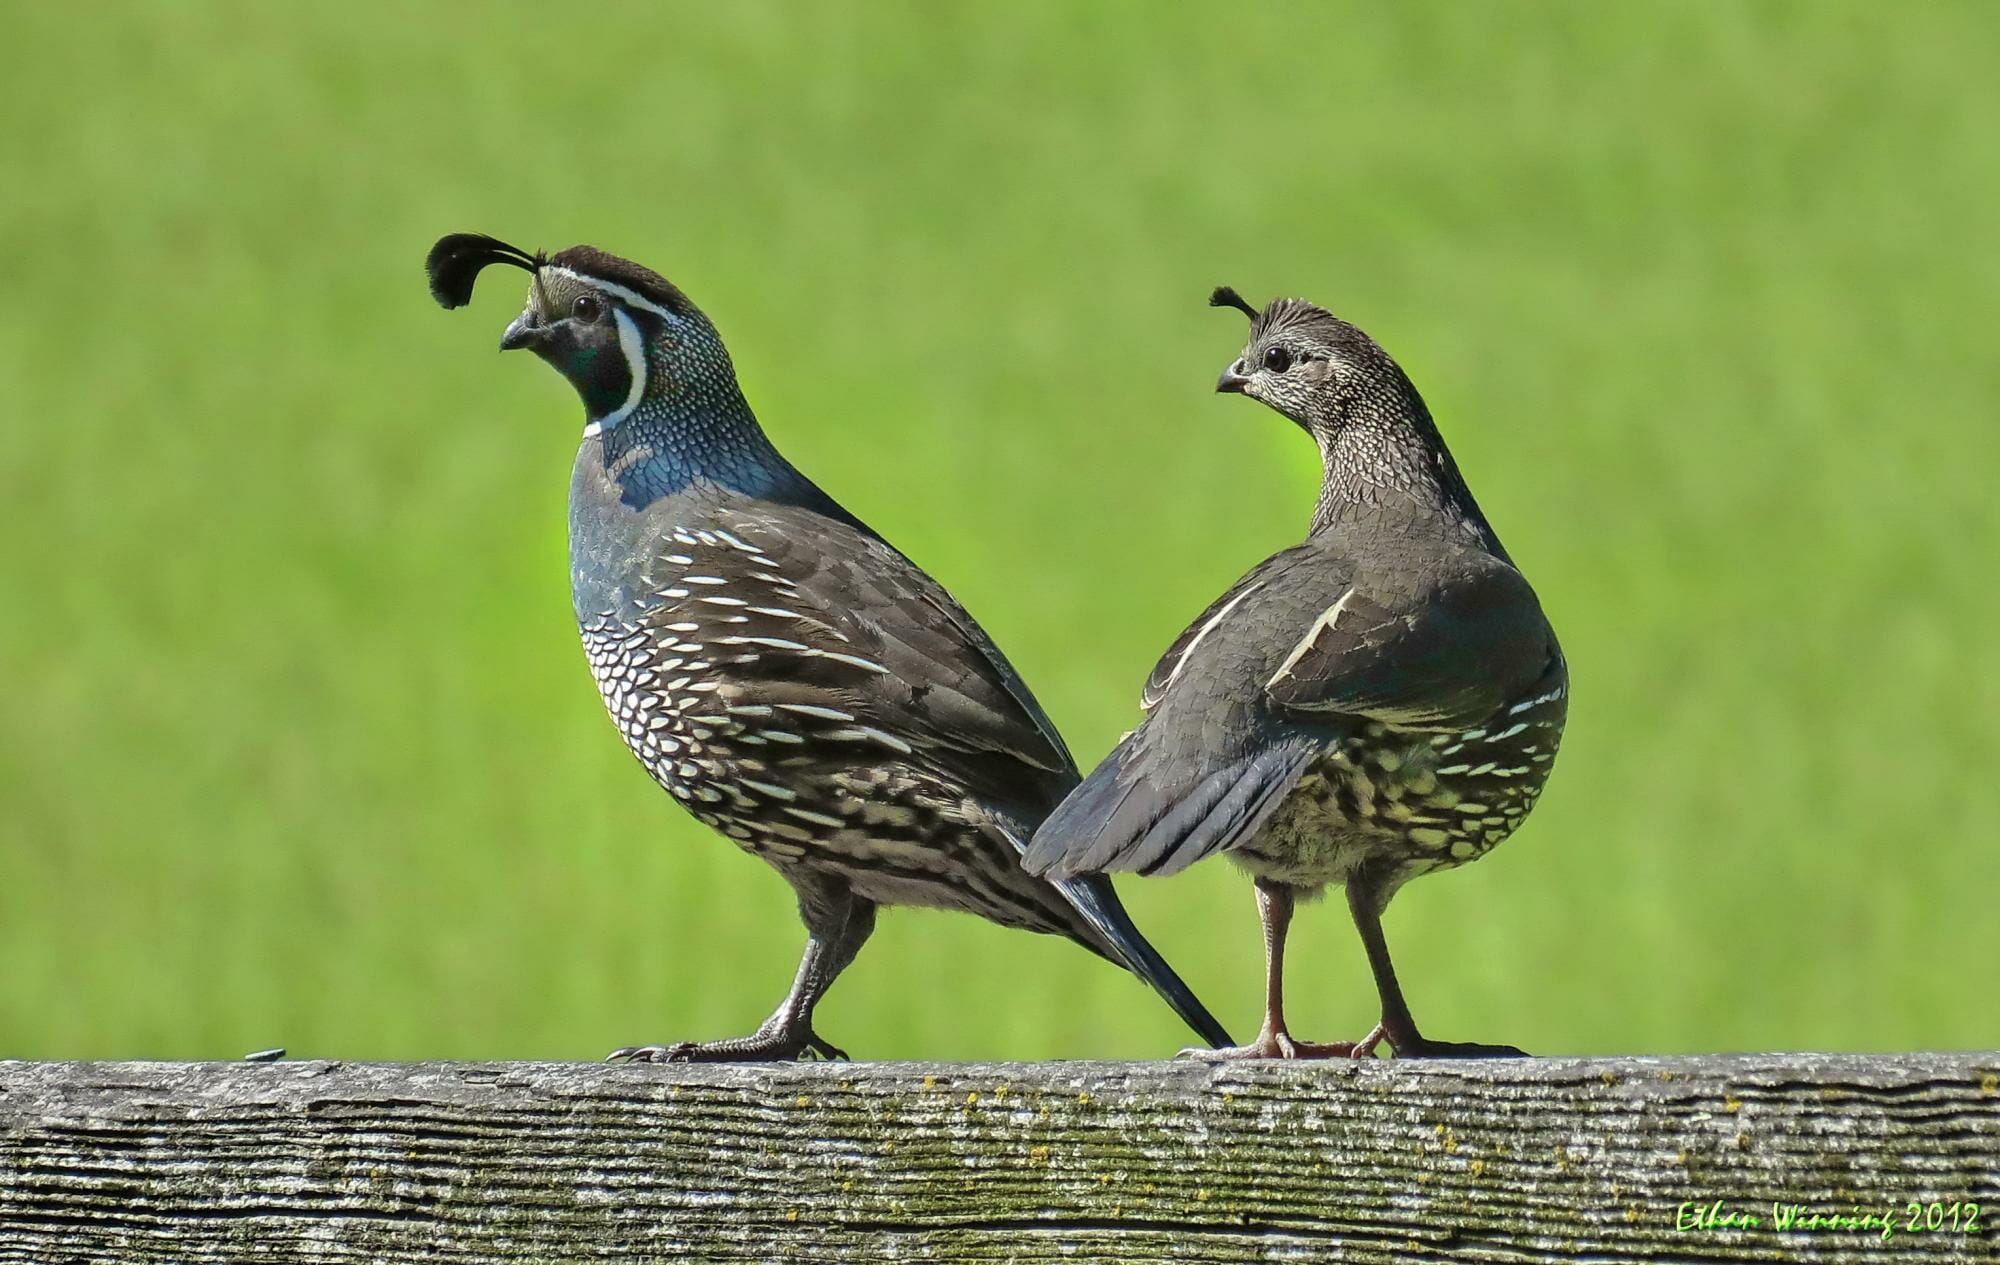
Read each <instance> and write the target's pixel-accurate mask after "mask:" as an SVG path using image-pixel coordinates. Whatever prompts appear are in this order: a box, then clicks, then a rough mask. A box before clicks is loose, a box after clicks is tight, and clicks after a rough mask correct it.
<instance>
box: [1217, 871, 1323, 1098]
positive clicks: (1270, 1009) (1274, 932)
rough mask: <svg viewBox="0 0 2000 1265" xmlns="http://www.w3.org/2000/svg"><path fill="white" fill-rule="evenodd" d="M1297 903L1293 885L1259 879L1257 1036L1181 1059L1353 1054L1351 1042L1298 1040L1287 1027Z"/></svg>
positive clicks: (1309, 1056) (1320, 1057) (1318, 1057)
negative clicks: (1260, 1003) (1288, 944)
mask: <svg viewBox="0 0 2000 1265" xmlns="http://www.w3.org/2000/svg"><path fill="white" fill-rule="evenodd" d="M1296 903H1297V894H1296V892H1295V891H1294V889H1293V888H1292V887H1291V885H1290V884H1287V883H1278V882H1273V881H1271V880H1268V879H1261V878H1260V879H1258V880H1257V915H1258V917H1259V918H1261V919H1262V920H1263V923H1264V1023H1263V1026H1261V1027H1260V1028H1258V1029H1257V1039H1256V1040H1255V1041H1252V1042H1251V1043H1250V1044H1248V1045H1233V1046H1226V1047H1224V1048H1222V1049H1219V1050H1202V1049H1194V1050H1182V1051H1181V1057H1182V1058H1195V1059H1214V1060H1217V1061H1222V1060H1229V1059H1339V1058H1347V1057H1348V1056H1349V1055H1351V1054H1353V1052H1354V1047H1353V1046H1352V1045H1351V1044H1349V1043H1348V1042H1345V1041H1336V1042H1331V1043H1328V1044H1318V1043H1315V1042H1311V1041H1296V1040H1293V1038H1292V1034H1291V1033H1290V1032H1289V1031H1288V1030H1287V1029H1286V1027H1285V933H1286V932H1287V931H1288V930H1290V928H1291V925H1292V907H1293V906H1294V905H1295V904H1296Z"/></svg>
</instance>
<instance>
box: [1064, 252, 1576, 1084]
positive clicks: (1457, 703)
mask: <svg viewBox="0 0 2000 1265" xmlns="http://www.w3.org/2000/svg"><path fill="white" fill-rule="evenodd" d="M1210 302H1211V303H1212V304H1214V305H1215V306H1217V307H1233V308H1236V309H1237V310H1239V311H1241V312H1243V313H1244V314H1245V315H1247V316H1249V317H1250V334H1249V338H1248V341H1247V342H1246V343H1245V344H1244V347H1243V351H1242V353H1241V354H1240V355H1239V356H1238V357H1237V358H1236V359H1235V361H1234V362H1233V363H1231V364H1230V366H1229V367H1228V368H1227V369H1226V370H1224V371H1223V374H1222V377H1221V379H1220V380H1219V381H1218V382H1217V383H1216V390H1218V391H1229V392H1238V393H1241V394H1244V395H1248V396H1250V397H1251V398H1253V399H1256V400H1259V401H1262V402H1263V403H1265V404H1267V405H1269V406H1270V407H1271V408H1273V409H1275V410H1277V411H1278V412H1280V413H1282V414H1284V415H1285V416H1286V417H1289V418H1291V419H1292V420H1293V421H1294V422H1297V423H1298V424H1299V425H1300V426H1302V427H1303V428H1304V429H1305V430H1306V431H1307V432H1308V433H1310V434H1311V435H1312V437H1313V439H1314V441H1315V442H1316V443H1317V444H1318V446H1319V450H1320V458H1321V462H1322V464H1323V466H1324V477H1323V479H1322V482H1321V487H1320V496H1319V503H1318V505H1317V506H1316V507H1315V509H1314V514H1313V520H1312V527H1311V531H1310V534H1309V535H1308V536H1307V538H1306V540H1305V542H1304V543H1302V544H1300V545H1298V546H1296V547H1294V548H1292V549H1287V550H1285V551H1284V552H1282V553H1279V554H1277V555H1276V556H1274V557H1271V558H1268V559H1266V560H1265V561H1264V562H1263V563H1262V564H1260V565H1259V566H1257V567H1256V568H1255V569H1254V570H1252V571H1251V572H1250V573H1249V574H1248V575H1246V576H1244V577H1243V579H1242V580H1240V581H1238V582H1237V584H1236V585H1235V586H1234V587H1233V588H1231V589H1230V590H1229V591H1228V592H1226V593H1224V594H1223V595H1222V596H1221V597H1219V598H1217V599H1216V600H1215V602H1214V603H1213V604H1212V605H1210V607H1209V608H1208V610H1206V611H1204V612H1203V613H1202V615H1201V616H1200V617H1199V618H1198V619H1196V620H1195V622H1194V623H1193V624H1191V625H1190V626H1189V627H1188V629H1187V631H1185V632H1184V633H1182V634H1181V636H1180V639H1179V640H1178V641H1176V642H1175V643H1174V645H1173V646H1172V647H1170V648H1169V649H1168V651H1167V653H1166V655H1165V657H1164V658H1162V659H1161V660H1160V662H1159V665H1158V666H1157V667H1155V668H1154V670H1153V675H1152V677H1151V678H1150V679H1149V680H1148V681H1147V682H1146V687H1145V691H1144V693H1143V695H1142V698H1141V703H1142V705H1143V706H1144V707H1145V708H1146V709H1147V714H1146V719H1145V721H1144V722H1143V723H1142V724H1141V725H1140V726H1139V727H1138V728H1137V729H1135V730H1134V731H1133V732H1132V733H1131V734H1129V735H1127V736H1126V738H1125V739H1124V741H1122V742H1120V743H1119V745H1118V747H1117V748H1116V749H1115V750H1114V751H1113V752H1112V753H1111V754H1110V755H1109V756H1108V757H1106V758H1105V760H1104V762H1103V763H1102V764H1101V765H1099V766H1098V768H1097V769H1096V771H1094V772H1093V773H1092V774H1091V775H1090V776H1089V777H1088V778H1086V779H1085V780H1084V782H1083V784H1082V785H1081V786H1079V787H1078V788H1077V789H1076V790H1075V791H1073V792H1072V793H1071V794H1070V795H1069V797H1068V798H1067V799H1065V800H1064V801H1063V803H1062V805H1061V806H1060V807H1059V808H1057V809H1056V811H1055V812H1054V813H1053V814H1051V815H1050V816H1049V818H1048V820H1047V821H1045V822H1044V823H1043V825H1042V827H1041V828H1040V829H1039V830H1038V831H1037V832H1036V834H1035V838H1034V841H1033V844H1032V845H1031V847H1030V849H1029V852H1028V856H1027V865H1028V868H1029V869H1030V870H1033V871H1034V872H1036V873H1046V874H1051V875H1055V876H1058V877H1072V876H1076V875H1081V874H1092V873H1101V872H1103V871H1106V870H1137V871H1139V872H1141V873H1146V874H1171V873H1173V872H1175V871H1177V870H1180V869H1183V868H1185V867H1186V866H1188V865H1191V864H1193V863H1194V862H1195V861H1198V860H1200V859H1201V858H1202V857H1205V856H1209V855H1211V854H1213V853H1217V852H1227V853H1230V854H1231V855H1233V856H1234V857H1235V859H1236V860H1237V861H1238V862H1239V863H1241V864H1242V865H1243V866H1245V867H1246V868H1247V869H1249V870H1250V871H1251V873H1252V874H1253V875H1254V876H1255V877H1256V881H1257V896H1258V909H1259V912H1260V914H1261V916H1262V918H1263V923H1264V934H1265V951H1266V968H1267V970H1266V980H1265V1010H1264V1024H1263V1028H1262V1031H1261V1032H1260V1033H1259V1035H1258V1039H1257V1041H1256V1042H1255V1043H1253V1044H1251V1045H1249V1046H1243V1047H1239V1048H1237V1049H1235V1050H1231V1051H1226V1052H1224V1053H1225V1054H1226V1055H1227V1056H1236V1057H1246V1056H1263V1057H1270V1056H1285V1057H1293V1056H1299V1055H1332V1054H1340V1055H1346V1054H1354V1055H1357V1056H1358V1055H1361V1054H1365V1053H1369V1052H1371V1051H1373V1050H1374V1048H1375V1047H1376V1046H1377V1045H1378V1044H1379V1043H1381V1042H1382V1041H1384V1040H1386V1041H1387V1042H1388V1043H1389V1045H1390V1046H1391V1048H1392V1049H1394V1050H1395V1051H1396V1053H1398V1054H1399V1055H1411V1054H1432V1055H1479V1054H1508V1053H1518V1051H1515V1050H1513V1049H1512V1048H1511V1047H1507V1046H1484V1045H1469V1044H1451V1043H1447V1042H1439V1041H1431V1040H1427V1039H1426V1038H1424V1037H1423V1036H1422V1035H1421V1034H1420V1033H1419V1032H1418V1031H1417V1027H1416V1023H1415V1020H1413V1019H1412V1018H1411V1016H1410V1012H1409V1008H1408V1006H1407V1005H1406V1004H1405V1003H1404V1000H1403V995H1402V991H1401V989H1400V987H1399V986H1398V984H1397V981H1396V975H1395V970H1394V968H1393V967H1392V966H1391V964H1390V960H1389V950H1388V945H1387V943H1386V941H1385V940H1384V939H1383V936H1382V927H1381V913H1382V909H1383V907H1384V906H1386V905H1387V904H1388V901H1389V898H1390V897H1391V896H1392V895H1393V894H1394V893H1395V891H1396V889H1397V888H1398V887H1400V886H1401V885H1402V884H1403V883H1404V882H1406V881H1408V880H1409V879H1410V878H1412V877H1414V876H1416V875H1418V874H1424V873H1428V872H1430V871H1432V870H1438V869H1446V868H1449V867H1452V866H1456V865H1461V864H1463V863H1464V862H1466V861H1470V860H1473V859H1474V858H1476V857H1479V856H1481V855H1483V854H1484V853H1485V852H1486V851H1487V850H1488V849H1489V848H1491V847H1492V846H1493V845H1494V844H1496V843H1498V842H1499V841H1500V840H1502V839H1504V838H1506V837H1507V835H1508V834H1510V833H1511V832H1512V831H1513V829H1514V828H1515V827H1516V826H1517V825H1519V824H1520V822H1521V820H1522V819H1523V818H1524V817H1525V816H1526V815H1527V812H1528V809H1529V808H1530V807H1531V806H1532V805H1533V804H1534V802H1535V799H1536V797H1537V796H1538V795H1539V794H1540V793H1541V789H1542V785H1543V783H1544V782H1545V781H1546V780H1547V778H1548V773H1549V768H1550V766H1551V764H1552V763H1553V762H1554V760H1555V753H1556V744H1557V742H1558V740H1559V739H1560V738H1561V735H1562V728H1563V720H1564V716H1565V712H1566V706H1567V699H1568V681H1569V678H1568V669H1567V667H1566V665H1565V663H1564V661H1563V656H1562V651H1561V649H1560V648H1559V647H1558V646H1557V644H1556V639H1555V634H1554V632H1553V631H1552V630H1551V629H1550V628H1549V625H1548V621H1547V620H1546V619H1545V618H1544V617H1543V615H1542V610H1541V606H1540V604H1539V603H1538V602H1537V600H1536V598H1535V593H1534V590H1533V589H1531V588H1530V587H1529V586H1528V582H1527V581H1526V580H1525V579H1524V578H1522V576H1521V573H1520V572H1519V571H1517V570H1516V569H1515V568H1514V566H1513V564H1512V562H1511V561H1510V560H1509V559H1508V557H1507V554H1506V551H1505V550H1504V549H1502V548H1501V546H1500V541H1499V538H1498V537H1497V536H1495V535H1494V533H1493V529H1492V527H1491V526H1490V525H1489V524H1488V523H1487V521H1486V518H1485V516H1484V515H1483V514H1482V513H1480V510H1479V506H1478V504H1477V503H1476V502H1475V501H1474V500H1473V498H1472V493H1471V491H1470V490H1469V489H1467V487H1466V486H1465V481H1464V480H1463V479H1462V478H1461V477H1460V475H1459V473H1458V468H1457V466H1456V465H1455V464H1454V463H1453V462H1452V459H1451V454H1450V452H1449V451H1448V450H1447V449H1446V448H1445V445H1444V440H1443V439H1442V438H1441V437H1440V436H1439V435H1438V432H1437V427H1436V426H1435V425H1434V424H1433V423H1432V421H1431V416H1430V411H1429V410H1428V409H1427V408H1425V406H1424V402H1423V399H1422V397H1420V396H1419V395H1418V394H1417V390H1416V388H1415V387H1414V386H1413V385H1411V383H1410V380H1409V378H1408V377H1406V376H1405V375H1404V373H1403V371H1402V369H1401V368H1399V367H1398V366H1397V365H1396V362H1395V361H1393V360H1391V359H1390V358H1389V356H1388V354H1387V353H1386V352H1384V351H1383V350H1382V349H1381V347H1379V346H1377V345H1376V343H1375V341H1374V340H1373V339H1371V338H1369V337H1368V336H1367V335H1366V334H1364V333H1362V332H1361V331H1360V330H1359V329H1356V328H1355V327H1354V326H1352V325H1350V324H1348V323H1347V322H1345V321H1343V320H1340V319H1339V318H1338V317H1335V316H1333V315H1332V314H1331V313H1329V312H1327V311H1326V310H1325V309H1324V308H1320V307H1317V306H1315V305H1313V304H1311V303H1307V302H1304V301H1303V300H1299V299H1276V300H1273V301H1272V302H1271V303H1269V304H1268V305H1266V306H1265V307H1264V308H1262V309H1261V310H1260V309H1258V308H1255V307H1252V306H1251V305H1250V304H1249V303H1247V302H1245V301H1244V300H1243V298H1242V296H1240V295H1238V294H1237V293H1236V291H1234V290H1232V289H1230V288H1228V287H1227V286H1223V287H1219V288H1218V289H1217V290H1216V291H1215V293H1214V294H1213V295H1212V296H1211V298H1210ZM1333 884H1341V885H1345V887H1346V889H1347V902H1348V908H1349V911H1350V912H1351V914H1352V915H1353V918H1354V921H1355V925H1356V927H1357V928H1359V930H1360V932H1361V938H1362V943H1363V945H1364V946H1365V947H1366V948H1367V951H1368V960H1369V965H1370V967H1371V969H1372V970H1373V972H1374V975H1375V982H1376V987H1377V990H1378V991H1379V993H1380V995H1381V1003H1382V1020H1381V1023H1380V1024H1379V1025H1377V1027H1376V1029H1375V1030H1374V1031H1373V1032H1372V1033H1370V1034H1369V1036H1368V1037H1366V1038H1365V1039H1363V1040H1362V1041H1360V1042H1342V1043H1335V1044H1329V1045H1309V1044H1306V1043H1302V1042H1297V1041H1294V1040H1293V1039H1292V1037H1291V1035H1290V1033H1289V1032H1288V1031H1287V1029H1286V1026H1285V1017H1284V997H1283V988H1282V981H1283V964H1284V942H1285V931H1286V928H1287V926H1288V925H1289V922H1290V919H1291V914H1292V908H1293V905H1294V902H1295V900H1296V899H1297V897H1298V896H1299V895H1300V894H1301V893H1303V894H1305V895H1307V896H1311V895H1314V894H1316V893H1318V892H1319V891H1320V890H1321V889H1322V888H1324V887H1326V886H1328V885H1333Z"/></svg>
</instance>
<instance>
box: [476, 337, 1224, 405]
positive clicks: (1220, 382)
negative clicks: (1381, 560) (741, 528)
mask: <svg viewBox="0 0 2000 1265" xmlns="http://www.w3.org/2000/svg"><path fill="white" fill-rule="evenodd" d="M502 346H505V344H504V343H503V344H502ZM1248 385H1250V375H1249V374H1247V373H1245V372H1243V362H1242V361H1241V360H1238V361H1236V362H1235V363H1234V364H1232V365H1230V366H1229V367H1228V368H1227V369H1224V370H1223V371H1222V376H1221V377H1219V378H1217V379H1216V380H1215V389H1216V390H1218V391H1234V392H1236V393H1237V394H1239V395H1240V394H1242V392H1243V388H1244V387H1246V386H1248Z"/></svg>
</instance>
